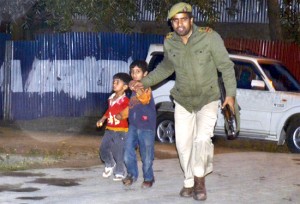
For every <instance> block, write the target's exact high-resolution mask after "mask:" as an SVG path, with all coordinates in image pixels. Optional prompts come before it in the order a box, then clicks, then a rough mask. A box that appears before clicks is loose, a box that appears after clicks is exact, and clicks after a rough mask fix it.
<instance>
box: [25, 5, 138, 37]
mask: <svg viewBox="0 0 300 204" xmlns="http://www.w3.org/2000/svg"><path fill="white" fill-rule="evenodd" d="M137 2H138V1H136V0H126V1H118V0H39V1H38V2H37V3H36V4H35V6H34V7H33V8H32V10H31V12H30V13H29V14H28V15H27V21H26V23H27V24H28V26H31V25H33V24H34V21H36V20H38V21H40V22H42V23H46V24H47V25H48V26H50V27H52V28H53V29H54V31H56V32H67V31H71V27H72V25H73V23H74V18H76V16H83V17H86V18H87V19H88V20H89V21H90V22H91V23H93V24H94V25H95V28H96V29H95V31H100V30H101V28H109V29H110V30H112V31H115V32H121V31H122V32H130V30H131V27H132V26H131V20H134V19H135V18H136V16H137V11H138V4H137Z"/></svg>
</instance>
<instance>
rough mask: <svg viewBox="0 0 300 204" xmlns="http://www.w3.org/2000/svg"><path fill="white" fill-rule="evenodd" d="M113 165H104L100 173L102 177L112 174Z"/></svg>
mask: <svg viewBox="0 0 300 204" xmlns="http://www.w3.org/2000/svg"><path fill="white" fill-rule="evenodd" d="M114 167H115V166H113V167H105V168H104V171H103V173H102V176H103V178H108V177H110V176H111V175H112V174H113V172H114Z"/></svg>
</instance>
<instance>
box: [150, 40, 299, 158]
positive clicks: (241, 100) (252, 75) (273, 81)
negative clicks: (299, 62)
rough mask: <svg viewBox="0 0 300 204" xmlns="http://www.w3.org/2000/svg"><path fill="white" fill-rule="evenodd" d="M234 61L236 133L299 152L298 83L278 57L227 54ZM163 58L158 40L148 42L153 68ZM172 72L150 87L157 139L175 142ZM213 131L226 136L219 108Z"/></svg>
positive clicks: (151, 68)
mask: <svg viewBox="0 0 300 204" xmlns="http://www.w3.org/2000/svg"><path fill="white" fill-rule="evenodd" d="M229 57H230V59H231V60H232V61H233V62H234V64H235V66H234V68H235V73H236V80H237V101H238V104H239V106H240V108H241V110H240V132H239V137H245V138H253V139H262V140H270V141H276V142H277V144H278V145H283V144H284V143H285V142H287V146H288V148H289V150H290V151H291V152H293V153H300V84H299V82H298V81H297V80H296V79H295V78H294V77H293V76H292V75H291V74H290V72H289V71H288V70H287V69H286V67H285V66H284V65H283V64H282V63H281V62H280V61H277V60H274V59H268V58H264V57H257V56H253V55H245V54H229ZM162 59H163V47H162V45H161V44H152V45H150V48H149V52H148V56H147V59H146V61H147V62H148V64H149V70H150V71H152V70H153V69H155V67H156V66H157V65H158V64H159V63H160V62H161V60H162ZM174 80H175V75H172V76H171V77H169V78H168V79H166V80H165V81H163V82H162V83H160V84H159V85H157V86H155V87H153V97H154V100H155V103H156V107H157V112H158V114H157V115H158V116H157V140H159V141H160V142H169V143H173V142H175V131H174V116H173V113H174V104H173V102H172V99H171V97H170V90H171V89H172V87H173V85H174V83H175V81H174ZM215 135H221V136H226V131H225V129H224V117H223V115H222V114H221V109H220V111H219V113H218V120H217V123H216V127H215Z"/></svg>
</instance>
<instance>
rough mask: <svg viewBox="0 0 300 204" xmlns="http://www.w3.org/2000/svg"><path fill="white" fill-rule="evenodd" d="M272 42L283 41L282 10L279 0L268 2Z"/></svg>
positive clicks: (268, 0)
mask: <svg viewBox="0 0 300 204" xmlns="http://www.w3.org/2000/svg"><path fill="white" fill-rule="evenodd" d="M267 5H268V17H269V29H270V38H271V40H282V31H281V22H280V8H279V4H278V0H267Z"/></svg>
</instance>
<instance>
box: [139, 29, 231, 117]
mask: <svg viewBox="0 0 300 204" xmlns="http://www.w3.org/2000/svg"><path fill="white" fill-rule="evenodd" d="M192 29H193V33H192V35H191V36H190V38H189V41H188V43H187V44H186V45H185V44H184V43H183V42H182V40H181V38H180V36H178V35H177V34H176V33H174V32H172V33H169V34H168V35H167V36H166V39H165V42H164V59H163V61H162V62H161V63H160V64H159V65H158V66H157V68H156V69H155V70H154V71H152V72H150V73H149V74H148V76H146V77H144V78H143V80H142V83H143V85H144V87H150V86H153V85H155V84H157V83H159V82H161V81H162V80H164V79H166V78H167V77H168V76H170V75H171V74H172V73H173V72H175V73H176V80H175V85H174V87H173V88H172V90H171V95H172V97H173V98H174V99H175V101H176V102H178V103H179V104H180V105H181V106H183V107H184V108H185V109H186V110H187V111H189V112H193V111H199V110H200V109H201V108H202V107H203V106H204V105H206V104H208V103H210V102H212V101H216V100H219V99H220V91H219V87H218V75H217V70H218V71H220V72H221V73H222V77H223V81H224V85H225V89H226V96H235V95H236V79H235V74H234V69H233V65H234V64H233V62H232V61H231V60H230V59H229V56H228V52H227V50H226V48H225V46H224V43H223V40H222V39H221V37H220V35H219V34H218V33H216V32H215V31H213V30H212V29H210V28H208V27H197V26H196V25H195V24H194V25H193V28H192Z"/></svg>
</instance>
